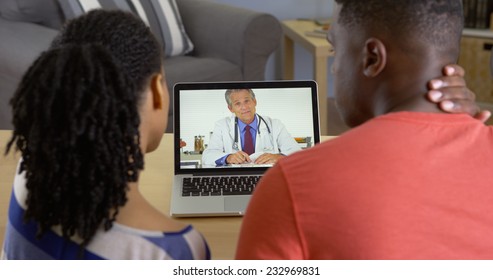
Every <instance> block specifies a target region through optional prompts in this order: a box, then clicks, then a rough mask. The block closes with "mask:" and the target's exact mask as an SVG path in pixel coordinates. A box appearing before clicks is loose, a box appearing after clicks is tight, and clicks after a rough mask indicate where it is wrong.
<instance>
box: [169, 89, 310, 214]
mask: <svg viewBox="0 0 493 280" xmlns="http://www.w3.org/2000/svg"><path fill="white" fill-rule="evenodd" d="M227 89H251V90H252V91H253V92H254V94H255V99H256V101H257V104H256V108H255V109H256V113H257V116H256V118H257V122H258V123H257V125H258V127H257V128H258V133H259V134H256V138H255V139H256V141H267V142H269V140H270V143H273V142H274V141H276V140H275V139H274V138H275V137H276V136H275V135H274V134H276V133H277V131H278V130H279V129H278V130H276V128H277V127H273V126H276V125H277V126H278V127H282V126H284V127H285V131H287V133H288V134H284V135H285V136H286V137H287V138H288V139H289V138H290V137H292V138H293V139H294V142H293V141H291V144H290V145H291V147H294V150H302V149H307V148H310V147H312V146H313V145H315V144H317V143H319V142H320V132H319V131H320V130H319V111H318V98H317V97H318V95H317V85H316V83H315V82H314V81H263V82H220V83H217V82H216V83H178V84H176V85H175V86H174V90H173V99H174V100H173V105H174V174H175V176H174V179H173V188H172V197H171V203H170V204H171V216H174V217H196V216H241V215H243V214H244V213H245V209H246V208H247V205H248V202H249V201H250V198H251V195H252V192H253V191H254V189H255V184H256V182H258V180H260V178H261V176H262V175H263V174H264V172H265V171H266V170H268V168H270V167H271V165H269V164H255V163H248V164H224V162H223V163H221V161H220V159H219V158H218V159H217V160H218V161H215V160H216V159H215V158H214V157H213V158H212V161H211V151H212V150H213V148H212V147H215V148H216V149H215V150H214V151H219V150H218V149H217V147H218V146H220V147H222V148H220V151H219V153H221V152H224V153H226V154H227V153H229V152H228V151H231V150H232V149H233V148H236V150H238V149H240V150H241V137H240V136H238V135H240V134H239V132H238V131H239V128H238V125H237V124H236V122H235V124H236V125H235V126H234V127H233V126H231V127H230V130H229V132H226V130H224V134H225V135H223V136H221V137H214V136H218V135H214V131H215V128H216V126H219V125H220V124H221V123H222V121H224V122H227V120H235V115H234V114H233V113H232V112H231V111H230V110H229V109H228V105H227V102H226V99H225V92H226V90H227ZM229 124H231V122H230V123H229ZM279 124H282V125H279ZM218 131H219V130H216V134H219V133H218ZM233 131H234V132H233ZM235 132H236V133H235ZM227 133H229V134H227ZM235 134H236V135H235ZM288 136H289V137H288ZM219 138H221V139H223V140H221V141H220V143H221V145H219V144H218V141H217V139H219ZM211 140H212V141H211ZM239 142H240V143H239ZM223 145H224V147H223ZM257 145H258V144H257ZM272 145H274V146H273V147H277V146H276V145H277V144H272ZM238 146H239V147H240V148H238ZM266 146H267V145H266ZM266 146H264V150H265V149H266V148H265V147H266ZM270 148H272V147H270ZM207 149H210V150H209V151H207ZM275 149H277V148H272V150H275ZM270 152H271V153H278V152H272V151H270ZM262 153H263V152H262V151H255V154H257V155H259V154H262ZM255 154H252V155H251V157H252V158H253V156H254V155H255ZM214 156H215V154H214Z"/></svg>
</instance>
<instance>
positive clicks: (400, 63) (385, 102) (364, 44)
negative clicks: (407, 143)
mask: <svg viewBox="0 0 493 280" xmlns="http://www.w3.org/2000/svg"><path fill="white" fill-rule="evenodd" d="M339 9H340V6H339V5H337V8H336V12H335V18H336V19H334V21H333V25H332V27H331V31H330V32H329V37H328V39H329V41H330V42H331V43H332V45H333V46H334V47H335V51H336V55H335V58H334V64H333V68H332V70H333V73H334V75H335V76H336V79H335V92H336V104H337V105H338V107H339V109H340V112H341V115H342V117H343V119H344V120H345V122H346V123H347V124H348V125H349V126H352V127H354V126H357V125H360V124H362V123H364V122H365V121H367V120H369V119H371V118H373V117H376V116H379V115H382V114H385V113H389V112H396V111H404V110H405V111H421V112H432V113H445V112H450V113H467V114H470V115H472V116H474V117H476V118H477V119H479V120H481V121H486V120H487V119H488V118H489V116H490V115H491V114H490V112H487V111H481V110H480V109H479V107H478V106H477V105H476V104H475V103H474V94H473V93H472V92H471V91H470V90H468V89H467V88H466V85H465V81H464V79H463V76H464V70H463V69H462V68H461V67H459V66H457V65H450V64H452V63H454V61H455V59H454V56H453V52H442V53H439V52H437V51H435V50H434V49H432V48H430V47H429V46H427V45H425V44H419V43H418V44H416V45H415V46H412V49H413V53H414V54H413V53H411V54H410V53H409V51H408V50H406V48H405V47H404V48H403V47H402V46H399V45H398V44H399V43H402V42H400V41H398V40H392V38H387V37H386V36H385V34H375V33H374V31H373V32H372V31H371V30H370V29H368V28H366V27H352V28H351V29H350V30H349V28H346V27H345V26H343V25H341V24H339V23H338V22H337V14H338V12H339ZM389 54H392V55H389ZM417 58H418V59H417ZM443 65H448V66H446V67H443ZM409 73H412V74H413V75H409ZM441 75H445V76H441ZM440 76H441V77H440ZM437 77H438V78H437ZM430 101H431V102H430Z"/></svg>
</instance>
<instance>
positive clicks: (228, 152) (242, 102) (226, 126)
mask: <svg viewBox="0 0 493 280" xmlns="http://www.w3.org/2000/svg"><path fill="white" fill-rule="evenodd" d="M225 98H226V102H227V103H228V109H229V110H230V111H231V112H232V113H234V116H231V117H226V118H224V119H221V120H219V121H217V122H216V124H215V127H214V131H213V133H212V135H211V139H210V141H209V145H208V147H207V148H206V149H205V150H204V152H203V154H202V161H203V164H205V165H213V166H222V165H227V164H244V163H250V164H252V163H254V164H274V163H276V162H277V161H278V160H279V159H280V158H281V157H283V156H287V155H290V154H292V153H294V152H296V151H299V150H301V148H300V147H299V145H298V143H296V141H295V140H294V138H293V137H292V136H291V135H290V134H289V133H288V131H287V130H286V128H285V127H284V125H283V124H282V123H281V122H280V121H279V120H276V119H271V118H269V117H267V116H263V115H259V114H257V113H256V109H255V107H256V106H257V100H256V99H255V93H254V92H253V91H252V90H251V89H228V90H226V94H225Z"/></svg>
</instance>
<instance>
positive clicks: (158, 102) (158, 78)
mask: <svg viewBox="0 0 493 280" xmlns="http://www.w3.org/2000/svg"><path fill="white" fill-rule="evenodd" d="M151 92H152V104H153V108H154V109H155V110H161V109H162V108H163V95H164V90H163V74H155V75H153V76H152V77H151Z"/></svg>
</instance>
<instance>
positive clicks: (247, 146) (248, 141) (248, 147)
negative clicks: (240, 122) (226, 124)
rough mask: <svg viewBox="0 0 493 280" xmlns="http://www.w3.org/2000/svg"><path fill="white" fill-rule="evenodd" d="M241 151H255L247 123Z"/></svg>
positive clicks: (249, 152)
mask: <svg viewBox="0 0 493 280" xmlns="http://www.w3.org/2000/svg"><path fill="white" fill-rule="evenodd" d="M243 151H244V152H245V153H247V154H249V155H251V154H253V152H255V148H254V147H253V138H252V133H250V126H249V125H247V126H246V127H245V144H244V145H243Z"/></svg>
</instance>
